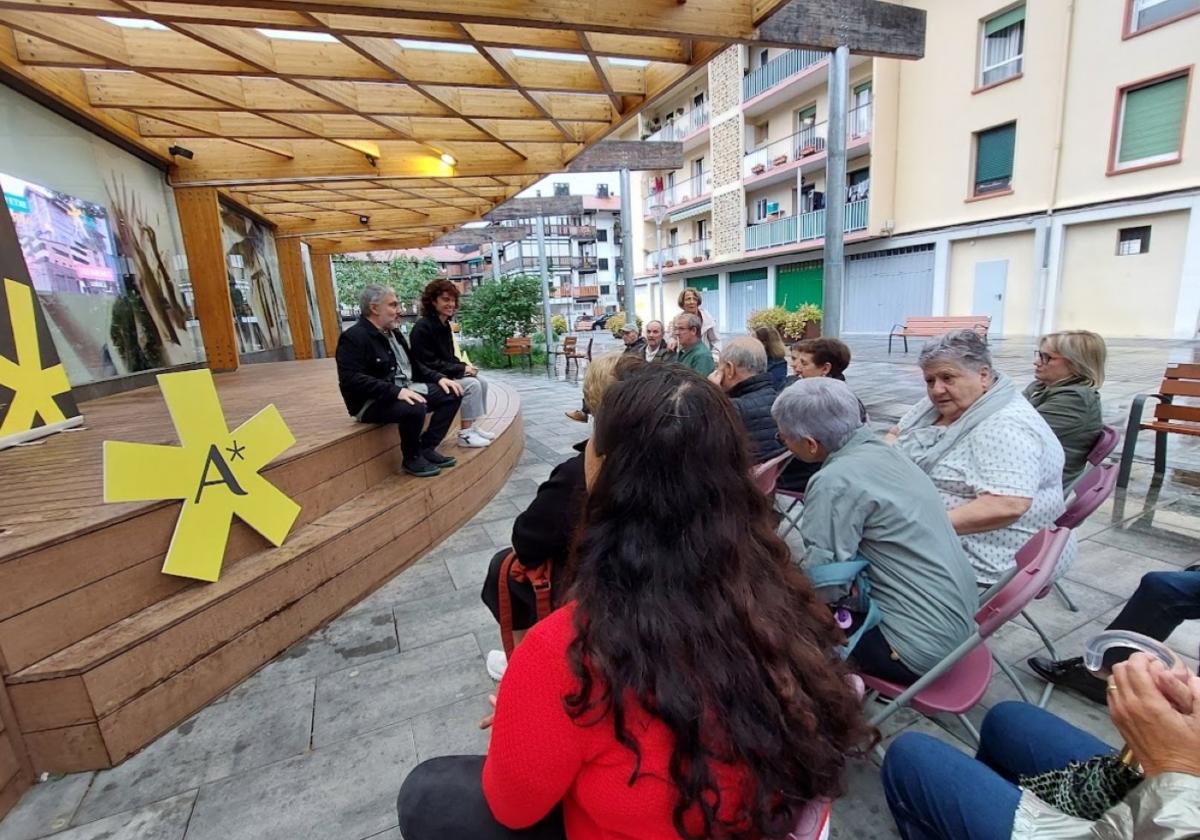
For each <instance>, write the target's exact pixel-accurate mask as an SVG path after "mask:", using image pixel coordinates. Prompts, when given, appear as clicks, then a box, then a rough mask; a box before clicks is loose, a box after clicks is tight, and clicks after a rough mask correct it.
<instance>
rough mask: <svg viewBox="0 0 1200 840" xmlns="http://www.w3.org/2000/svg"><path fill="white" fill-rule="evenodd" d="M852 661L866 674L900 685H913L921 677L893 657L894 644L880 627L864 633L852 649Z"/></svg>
mask: <svg viewBox="0 0 1200 840" xmlns="http://www.w3.org/2000/svg"><path fill="white" fill-rule="evenodd" d="M850 661H851V662H853V663H854V664H855V665H856V666H857V667H858V670H860V671H862V672H863V673H864V674H870V675H871V676H872V677H878V678H879V679H881V680H887V681H888V682H894V683H899V684H900V685H912V684H913V683H915V682H916V681H917V680H919V679H920V678H921V675H920V674H914V673H913V672H912V671H910V670H909V668H908V666H907V665H905V664H904V663H903V662H901V661H900V660H899V659H892V646H891V645H890V644H888V640H887V639H886V638H885V637H884V635H883V631H882V630H880V629H879V628H878V627H872V628H871V629H870V630H868V631H867V632H866V633H863V634H862V637H861V638H860V639H859V640H858V644H856V645H855V646H854V650H852V651H850Z"/></svg>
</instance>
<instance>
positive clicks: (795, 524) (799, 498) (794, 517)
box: [775, 489, 804, 537]
mask: <svg viewBox="0 0 1200 840" xmlns="http://www.w3.org/2000/svg"><path fill="white" fill-rule="evenodd" d="M775 495H776V496H783V497H784V498H785V499H791V500H792V503H791V504H790V505H788V506H787V510H784V511H780V513H782V514H783V518H784V519H786V520H787V523H788V526H787V527H786V528H784V529H783V533H782V534H780V535H779V536H781V537H786V536H787V535H788V534H789V533H790V532H791V530H792V529H793V528H799V527H800V514H802V513H804V494H803V493H799V492H797V491H795V490H779V489H776V491H775ZM796 505H800V510H797V511H796V512H795V513H792V511H793V510H795V508H796Z"/></svg>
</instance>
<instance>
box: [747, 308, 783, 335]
mask: <svg viewBox="0 0 1200 840" xmlns="http://www.w3.org/2000/svg"><path fill="white" fill-rule="evenodd" d="M791 314H792V313H790V312H788V311H787V310H786V309H784V308H783V307H782V306H772V307H770V308H769V309H756V310H754V311H753V312H751V313H750V317H749V318H748V319H746V327H747V328H748V329H749V330H750V331H751V332H754V331H755V330H756V329H758V328H759V327H774V328H775V329H777V330H779V332H780V334H783V330H784V324H786V323H787V319H788V316H789V315H791Z"/></svg>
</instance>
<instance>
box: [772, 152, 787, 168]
mask: <svg viewBox="0 0 1200 840" xmlns="http://www.w3.org/2000/svg"><path fill="white" fill-rule="evenodd" d="M787 162H788V156H787V155H786V154H782V155H775V158H774V159H773V160H772V161H771V165H772V166H783V165H784V164H785V163H787Z"/></svg>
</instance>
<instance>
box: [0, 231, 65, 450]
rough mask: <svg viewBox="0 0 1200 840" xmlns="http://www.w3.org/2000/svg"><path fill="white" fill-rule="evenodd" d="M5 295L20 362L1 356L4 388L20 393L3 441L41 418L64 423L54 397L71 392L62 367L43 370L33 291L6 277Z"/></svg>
mask: <svg viewBox="0 0 1200 840" xmlns="http://www.w3.org/2000/svg"><path fill="white" fill-rule="evenodd" d="M0 212H2V211H0ZM4 294H5V296H6V297H7V298H8V311H9V317H10V318H11V320H12V335H13V345H14V346H15V347H16V350H17V360H16V361H15V362H14V361H12V360H11V359H6V358H4V357H3V356H0V385H3V386H4V387H6V388H11V389H12V390H13V391H14V392H16V393H15V396H14V397H13V401H12V405H10V406H9V407H8V411H7V412H6V413H5V414H4V417H3V421H2V422H0V438H2V437H5V436H7V435H15V434H17V433H19V432H27V431H29V430H30V429H32V428H33V421H34V418H35V417H37V416H38V415H41V418H42V422H43V423H45V424H46V425H50V424H52V423H61V422H62V421H63V420H65V419H66V417H64V416H63V413H62V409H60V408H59V407H58V403H56V402H55V401H54V397H55V396H57V395H58V394H65V393H66V392H67V391H70V390H71V383H70V382H68V381H67V372H66V371H65V370H64V369H63V366H62V365H53V366H51V367H48V368H43V367H42V353H41V350H40V348H39V347H38V337H37V320H36V318H35V316H34V309H33V290H32V289H31V288H29V286H26V285H25V284H24V283H18V282H17V281H16V280H9V279H8V278H7V277H6V278H5V279H4Z"/></svg>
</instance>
